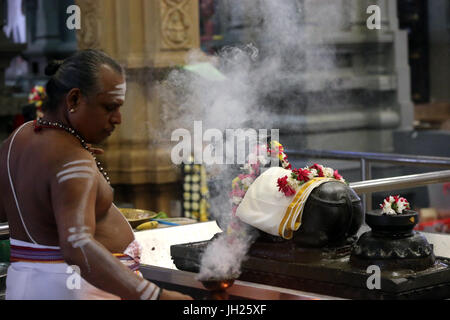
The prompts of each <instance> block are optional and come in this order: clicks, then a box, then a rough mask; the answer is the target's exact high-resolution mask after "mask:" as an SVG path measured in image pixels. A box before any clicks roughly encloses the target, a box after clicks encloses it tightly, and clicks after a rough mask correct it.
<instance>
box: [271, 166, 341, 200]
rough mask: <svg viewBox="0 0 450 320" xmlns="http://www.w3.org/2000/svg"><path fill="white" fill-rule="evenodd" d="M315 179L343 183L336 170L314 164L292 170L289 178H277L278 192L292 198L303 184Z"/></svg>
mask: <svg viewBox="0 0 450 320" xmlns="http://www.w3.org/2000/svg"><path fill="white" fill-rule="evenodd" d="M317 177H324V178H333V179H336V180H339V181H342V182H345V180H344V178H343V177H342V176H341V175H340V174H339V172H338V171H337V170H334V169H333V168H329V167H324V166H322V165H320V164H317V163H315V164H313V165H312V166H310V167H305V168H303V169H292V172H291V175H290V176H287V175H286V176H284V177H282V178H279V179H278V180H277V186H278V191H279V192H282V193H284V195H285V196H286V197H290V196H293V195H295V194H296V193H297V191H298V190H299V189H300V187H301V186H302V185H303V184H304V183H306V182H308V181H309V180H311V179H314V178H317Z"/></svg>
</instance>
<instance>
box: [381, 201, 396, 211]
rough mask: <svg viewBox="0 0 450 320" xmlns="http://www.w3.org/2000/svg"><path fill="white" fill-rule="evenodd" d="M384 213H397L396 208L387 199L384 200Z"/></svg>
mask: <svg viewBox="0 0 450 320" xmlns="http://www.w3.org/2000/svg"><path fill="white" fill-rule="evenodd" d="M382 213H385V214H389V215H394V214H396V212H395V211H394V209H392V207H391V202H388V201H386V199H385V200H384V204H383V210H382Z"/></svg>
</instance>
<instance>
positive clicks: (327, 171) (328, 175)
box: [322, 167, 334, 178]
mask: <svg viewBox="0 0 450 320" xmlns="http://www.w3.org/2000/svg"><path fill="white" fill-rule="evenodd" d="M322 172H323V175H324V176H325V177H326V178H333V177H334V170H333V169H332V168H328V167H323V169H322Z"/></svg>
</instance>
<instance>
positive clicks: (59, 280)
mask: <svg viewBox="0 0 450 320" xmlns="http://www.w3.org/2000/svg"><path fill="white" fill-rule="evenodd" d="M10 242H11V258H12V259H11V264H10V266H9V268H8V273H7V277H6V300H120V297H118V296H116V295H113V294H111V293H108V292H106V291H103V290H100V289H99V288H97V287H95V286H93V285H91V284H90V283H89V282H87V281H86V280H84V279H83V278H82V277H81V276H79V275H78V274H77V273H76V272H75V270H73V269H72V268H71V267H70V266H69V265H68V264H67V263H65V262H64V261H62V260H60V259H58V258H59V257H58V254H59V255H60V253H58V252H60V251H59V250H60V248H59V247H51V246H43V245H39V244H33V243H29V242H24V241H19V240H15V239H11V240H10ZM132 244H134V245H135V243H134V242H132ZM17 248H20V250H18V249H17ZM125 252H127V251H125ZM116 256H119V257H118V258H119V259H120V260H121V261H122V262H123V263H124V264H127V266H128V267H130V269H132V270H137V267H136V265H137V266H138V263H135V262H134V261H133V259H132V258H131V257H129V256H127V255H125V254H123V255H116ZM39 257H46V259H48V261H46V262H36V261H38V260H35V261H32V260H33V258H36V259H38V258H39ZM122 257H129V258H128V259H122ZM26 260H30V261H26ZM130 261H131V263H130ZM131 264H132V266H131ZM137 272H138V271H137Z"/></svg>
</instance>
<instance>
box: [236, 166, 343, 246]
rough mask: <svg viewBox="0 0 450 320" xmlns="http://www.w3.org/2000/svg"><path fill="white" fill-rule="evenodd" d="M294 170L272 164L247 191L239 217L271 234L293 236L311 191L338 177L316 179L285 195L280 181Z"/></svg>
mask: <svg viewBox="0 0 450 320" xmlns="http://www.w3.org/2000/svg"><path fill="white" fill-rule="evenodd" d="M291 172H292V171H291V170H286V169H283V168H281V167H272V168H270V169H268V170H267V171H265V172H264V173H263V174H261V175H260V176H259V177H258V178H256V180H255V181H254V182H253V183H252V184H251V186H250V187H249V189H248V190H247V192H246V194H245V196H244V199H242V202H241V203H240V204H239V207H238V208H237V210H236V216H237V217H239V219H240V220H242V221H243V222H245V223H247V224H249V225H251V226H253V227H255V228H257V229H259V230H262V231H264V232H266V233H269V234H271V235H274V236H281V237H283V238H285V239H290V238H292V235H293V232H294V231H296V230H298V229H299V227H300V225H301V217H302V214H303V208H304V206H305V203H306V201H307V199H308V196H309V194H310V193H311V192H312V191H313V190H314V189H315V188H317V187H318V186H319V185H321V184H322V183H325V182H328V181H337V180H335V179H331V178H315V179H312V180H310V181H308V182H307V183H305V184H304V185H302V186H301V187H300V189H299V190H297V193H296V194H295V195H293V196H285V195H284V194H283V193H282V192H280V191H279V190H278V184H277V181H278V179H279V178H283V177H284V176H288V177H289V176H290V175H291ZM290 205H291V208H289V206H290ZM288 209H289V210H288Z"/></svg>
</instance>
